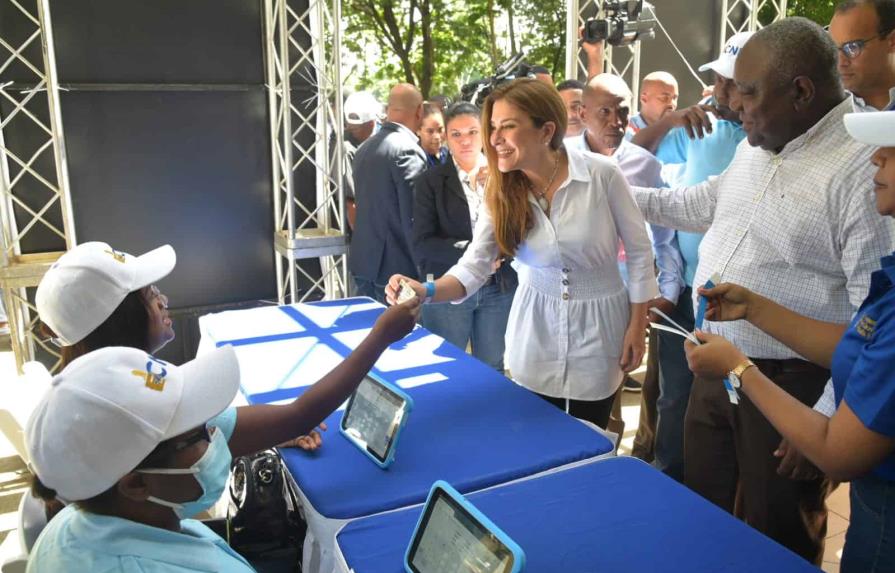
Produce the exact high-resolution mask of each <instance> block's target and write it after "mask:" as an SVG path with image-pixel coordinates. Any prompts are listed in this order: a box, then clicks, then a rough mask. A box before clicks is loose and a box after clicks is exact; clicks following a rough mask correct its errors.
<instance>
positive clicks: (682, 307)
mask: <svg viewBox="0 0 895 573" xmlns="http://www.w3.org/2000/svg"><path fill="white" fill-rule="evenodd" d="M751 35H752V34H751V32H743V33H740V34H736V35H734V36H733V37H731V38H730V40H728V41H727V44H726V45H725V46H724V49H723V50H722V52H721V55H720V56H719V57H718V59H717V60H715V61H713V62H709V63H707V64H705V65H703V66H701V67H700V68H699V71H701V72H704V71H708V70H712V71H713V72H714V74H715V86H714V94H713V97H712V98H711V99H710V100H709V103H708V104H703V105H695V106H691V107H688V108H686V109H682V110H678V111H674V112H671V113H669V114H667V115H666V116H664V117H663V118H662V119H660V120H659V121H658V122H656V123H654V124H652V125H649V126H647V127H644V128H643V129H641V130H640V131H638V132H637V134H636V135H635V136H634V138H633V142H634V143H635V144H637V145H641V146H642V147H644V148H645V149H647V150H650V151H653V150H656V149H657V148H658V147H659V145H660V144H661V147H662V149H663V151H664V153H663V157H662V158H661V159H663V160H664V162H665V163H670V164H680V166H679V168H678V170H677V178H676V180H675V184H676V186H681V187H684V186H690V185H696V184H697V183H702V182H703V181H705V180H706V179H708V178H709V177H713V176H716V175H719V174H720V173H722V172H723V171H724V170H725V169H726V168H727V165H728V164H729V163H730V161H731V160H732V159H733V155H734V152H735V151H736V148H737V146H738V145H739V144H740V142H741V141H742V140H743V139H744V138H745V136H746V133H745V131H743V128H742V126H741V125H740V122H739V118H738V116H737V114H736V113H734V112H733V111H731V109H730V107H729V105H728V103H729V100H730V94H731V91H732V90H735V89H736V87H735V86H734V83H733V79H732V78H733V66H734V62H735V61H736V56H737V54H738V53H739V50H740V48H742V46H743V45H744V44H745V43H746V41H747V40H748V39H749V37H750V36H751ZM674 233H675V236H674V242H675V244H676V246H677V248H678V249H679V250H680V255H681V258H682V260H683V269H682V275H681V277H680V280H681V282H682V283H683V284H684V285H685V288H684V290H683V291H682V292H681V293H680V295H679V296H678V298H677V300H676V301H675V302H676V304H675V306H674V310H673V311H672V312H671V313H670V316H671V318H673V319H674V320H675V321H676V322H677V323H678V324H680V325H681V326H683V327H684V328H687V329H689V330H693V327H694V322H695V319H694V313H693V297H692V289H693V277H694V275H695V273H696V265H697V263H698V262H699V254H698V253H699V244H700V242H701V241H702V235H701V234H697V233H687V232H683V231H675V232H674ZM692 384H693V374H692V373H691V372H690V368H689V367H688V366H687V359H686V356H685V354H684V345H683V339H682V338H680V337H677V336H676V335H674V334H669V333H664V332H659V399H658V401H657V402H656V411H657V417H658V421H657V424H656V443H655V461H654V464H655V465H656V467H658V468H659V469H660V470H662V471H663V472H665V473H666V474H668V475H669V476H671V477H673V478H674V479H676V480H678V481H683V477H684V416H685V415H686V413H687V403H688V401H689V398H690V387H691V386H692Z"/></svg>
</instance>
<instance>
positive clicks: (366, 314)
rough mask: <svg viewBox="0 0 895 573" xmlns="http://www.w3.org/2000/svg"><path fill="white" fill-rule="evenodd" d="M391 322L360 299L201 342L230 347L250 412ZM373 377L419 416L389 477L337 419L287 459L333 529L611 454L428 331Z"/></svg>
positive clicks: (264, 318)
mask: <svg viewBox="0 0 895 573" xmlns="http://www.w3.org/2000/svg"><path fill="white" fill-rule="evenodd" d="M383 310H384V309H383V307H382V306H381V305H378V304H376V303H374V302H372V301H371V300H370V299H365V298H359V299H346V300H339V301H330V302H323V303H314V304H299V305H292V306H284V307H269V308H263V309H253V310H248V311H234V312H229V313H222V314H220V315H211V316H209V317H203V324H202V328H203V337H208V338H209V339H211V340H212V341H213V342H214V343H215V345H217V346H220V345H223V344H232V345H234V347H235V349H236V353H237V357H238V358H239V360H240V369H241V372H242V380H243V388H242V390H243V393H244V394H245V395H246V397H247V399H248V401H249V402H250V403H270V402H282V401H288V400H292V399H294V398H295V397H296V396H298V395H300V394H301V393H302V392H303V391H304V390H305V389H306V388H307V386H308V385H309V384H312V383H313V382H315V381H316V380H317V379H319V378H320V376H322V375H323V374H325V373H326V372H328V371H329V370H330V369H331V368H332V367H333V366H335V365H336V364H338V362H339V361H340V360H341V359H342V358H343V357H344V356H347V355H348V353H350V352H351V349H352V348H353V347H354V346H356V345H357V343H359V342H360V340H362V339H363V337H364V336H365V335H366V333H367V332H368V331H369V329H370V328H371V327H372V325H373V323H374V322H375V320H376V318H377V317H378V316H379V314H380V313H381V312H382V311H383ZM290 323H291V324H292V326H291V327H290ZM240 334H242V335H244V336H242V337H241V338H240V337H237V336H238V335H240ZM374 371H375V372H376V373H377V374H379V375H380V376H382V377H383V378H384V379H386V380H388V381H389V382H393V383H395V384H397V385H399V386H402V387H403V388H405V389H406V390H407V392H408V393H409V394H410V395H411V396H412V397H413V400H414V406H415V407H414V411H413V412H412V414H411V416H410V419H409V421H408V423H407V426H406V427H405V429H404V431H403V433H402V435H401V441H400V442H399V443H398V449H397V455H396V459H395V462H394V464H393V465H392V466H391V467H390V468H389V469H387V470H382V469H380V468H379V467H377V466H376V465H375V464H373V463H372V462H371V461H370V460H369V459H368V458H367V457H366V456H364V455H363V454H361V453H360V452H359V451H358V450H357V449H356V448H355V447H354V446H353V445H351V444H350V443H349V442H348V440H346V439H345V438H344V437H343V436H340V435H339V434H338V427H339V421H340V420H341V417H342V412H341V411H338V412H335V413H334V414H332V415H331V416H330V417H329V418H328V419H327V420H326V422H327V424H328V425H329V428H330V431H329V432H327V434H326V435H325V442H324V445H323V447H322V448H321V449H320V450H318V451H317V452H315V453H311V454H309V453H306V452H303V451H300V450H295V449H284V450H282V451H281V453H282V454H283V457H284V459H285V462H286V466H287V467H288V469H289V471H290V473H291V474H292V477H293V478H294V479H295V481H296V482H297V484H298V486H299V487H300V488H301V491H302V493H303V494H304V495H305V496H306V497H307V499H308V501H309V502H310V503H311V505H312V506H313V508H314V510H315V511H317V512H318V513H319V514H320V515H321V516H323V517H325V518H329V519H353V518H357V517H362V516H367V515H371V514H374V513H378V512H382V511H386V510H391V509H397V508H402V507H407V506H410V505H414V504H419V503H422V502H424V501H425V499H426V495H427V494H428V491H429V487H430V486H431V484H432V482H434V481H435V480H437V479H444V480H448V481H449V482H450V483H451V484H452V485H453V486H454V487H456V488H457V489H458V490H459V491H461V492H464V493H465V492H469V491H475V490H478V489H482V488H486V487H490V486H493V485H498V484H502V483H506V482H508V481H511V480H514V479H518V478H522V477H526V476H530V475H533V474H536V473H539V472H542V471H545V470H550V469H553V468H557V467H559V466H562V465H565V464H569V463H572V462H577V461H580V460H585V459H589V458H593V457H596V456H600V455H605V454H607V453H609V452H611V450H612V449H613V445H612V444H611V443H610V441H609V440H608V439H607V438H606V437H604V436H603V435H601V434H599V433H597V432H595V431H594V430H592V429H590V428H588V427H587V426H585V425H584V424H583V423H581V422H580V421H578V420H575V419H574V418H571V417H570V416H568V415H566V414H565V413H563V412H562V411H560V410H559V409H557V408H556V407H555V406H552V405H550V404H548V403H547V402H545V401H544V400H542V399H541V398H539V397H537V396H535V395H534V394H532V393H531V392H529V391H528V390H526V389H524V388H522V387H520V386H517V385H516V384H514V383H513V382H511V381H510V380H508V379H506V378H505V377H504V376H502V375H500V374H499V373H497V372H495V371H494V370H492V369H491V368H489V367H487V366H486V365H484V364H482V363H481V362H479V361H477V360H475V359H474V358H472V357H470V356H468V355H467V354H466V353H465V352H463V351H461V350H460V349H458V348H456V347H454V346H452V345H451V344H449V343H447V342H445V341H444V340H442V339H441V338H439V337H437V336H434V335H432V334H431V333H429V332H428V331H426V330H425V329H422V328H417V329H416V330H414V332H413V333H411V334H410V335H409V336H408V337H407V338H405V339H404V340H403V341H401V342H399V343H398V344H396V345H393V346H392V347H391V348H390V349H389V350H388V351H387V352H386V353H385V354H384V355H383V357H382V359H380V361H379V362H377V364H376V367H375V368H374Z"/></svg>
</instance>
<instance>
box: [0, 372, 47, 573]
mask: <svg viewBox="0 0 895 573" xmlns="http://www.w3.org/2000/svg"><path fill="white" fill-rule="evenodd" d="M23 370H24V371H25V373H24V374H23V375H22V376H19V377H18V378H16V379H15V380H13V381H10V382H9V383H8V384H9V386H8V387H7V388H5V390H8V394H6V392H4V393H5V394H6V395H7V396H12V397H13V398H12V399H11V400H6V401H5V402H6V403H5V404H4V406H6V407H5V408H2V409H0V433H2V434H3V436H4V437H5V438H6V439H7V440H9V443H10V444H12V447H13V449H15V451H16V453H17V454H18V455H19V457H21V458H22V461H24V462H25V464H26V465H27V464H28V462H29V461H30V460H29V456H28V450H27V449H26V448H25V436H24V431H23V429H22V428H23V427H24V426H25V424H26V422H27V420H28V417H29V416H30V415H31V412H32V411H33V410H34V407H35V406H36V405H37V402H38V401H39V400H40V397H41V396H42V395H43V393H44V392H45V391H46V389H47V388H48V387H49V385H50V380H51V379H52V378H51V376H50V373H49V372H47V370H46V368H44V367H43V365H41V364H40V363H37V362H29V363H27V364H25V365H24V368H23ZM46 524H47V518H46V514H45V513H44V504H43V502H41V501H40V500H38V499H36V498H34V497H33V496H32V495H31V493H30V492H26V493H25V494H24V495H22V500H21V501H20V502H19V509H18V515H17V520H16V529H15V530H13V531H10V532H9V534H8V535H7V536H6V539H4V540H3V544H2V546H0V559H2V560H0V573H25V569H26V568H27V566H28V553H29V552H30V551H31V548H32V547H33V546H34V542H35V541H37V537H38V536H39V535H40V532H41V531H43V528H44V527H45V526H46Z"/></svg>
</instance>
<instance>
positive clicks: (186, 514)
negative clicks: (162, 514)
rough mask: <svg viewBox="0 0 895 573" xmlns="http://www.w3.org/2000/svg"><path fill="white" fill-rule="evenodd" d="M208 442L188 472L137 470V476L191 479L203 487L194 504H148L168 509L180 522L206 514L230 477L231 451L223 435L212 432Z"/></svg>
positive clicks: (189, 502) (169, 469)
mask: <svg viewBox="0 0 895 573" xmlns="http://www.w3.org/2000/svg"><path fill="white" fill-rule="evenodd" d="M214 430H215V431H214V433H213V434H212V437H211V442H209V444H208V448H207V449H206V450H205V453H204V454H202V457H201V458H199V459H198V460H197V461H196V463H194V464H193V465H191V466H190V467H188V468H159V469H155V468H152V469H139V470H137V473H144V474H164V475H193V476H194V477H195V478H196V481H197V482H199V485H200V486H201V487H202V495H201V496H200V497H199V499H197V500H195V501H187V502H184V503H174V502H171V501H166V500H164V499H159V498H157V497H153V496H149V497H147V498H146V500H147V501H151V502H152V503H156V504H158V505H163V506H165V507H170V508H171V509H173V510H174V513H175V514H176V515H177V517H179V518H180V519H188V518H190V517H193V516H194V515H197V514H198V513H201V512H202V511H205V510H206V509H208V508H210V507H211V506H213V505H214V504H215V502H216V501H217V500H219V499H220V498H221V495H223V493H224V488H226V487H227V476H229V475H230V463H231V461H232V457H231V456H230V448H229V446H228V445H227V440H226V439H225V438H224V434H223V432H220V431H217V429H216V428H215V429H214Z"/></svg>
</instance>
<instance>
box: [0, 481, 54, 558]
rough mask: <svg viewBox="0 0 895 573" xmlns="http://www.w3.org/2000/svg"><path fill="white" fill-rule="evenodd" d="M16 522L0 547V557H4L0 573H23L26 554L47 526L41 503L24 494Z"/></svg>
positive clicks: (28, 494)
mask: <svg viewBox="0 0 895 573" xmlns="http://www.w3.org/2000/svg"><path fill="white" fill-rule="evenodd" d="M16 521H17V523H16V528H15V529H14V530H13V531H10V532H9V535H7V536H6V539H5V540H4V541H3V545H2V546H0V555H3V556H5V557H4V558H3V561H2V562H0V573H25V569H27V567H28V553H29V552H30V551H31V548H32V547H33V546H34V542H35V541H37V537H38V536H39V535H40V532H41V531H42V530H43V528H44V526H46V524H47V518H46V514H45V513H44V508H43V503H41V502H40V500H37V499H35V498H34V497H32V496H31V494H30V493H25V495H23V496H22V500H21V501H20V502H19V511H18V519H17V520H16Z"/></svg>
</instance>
